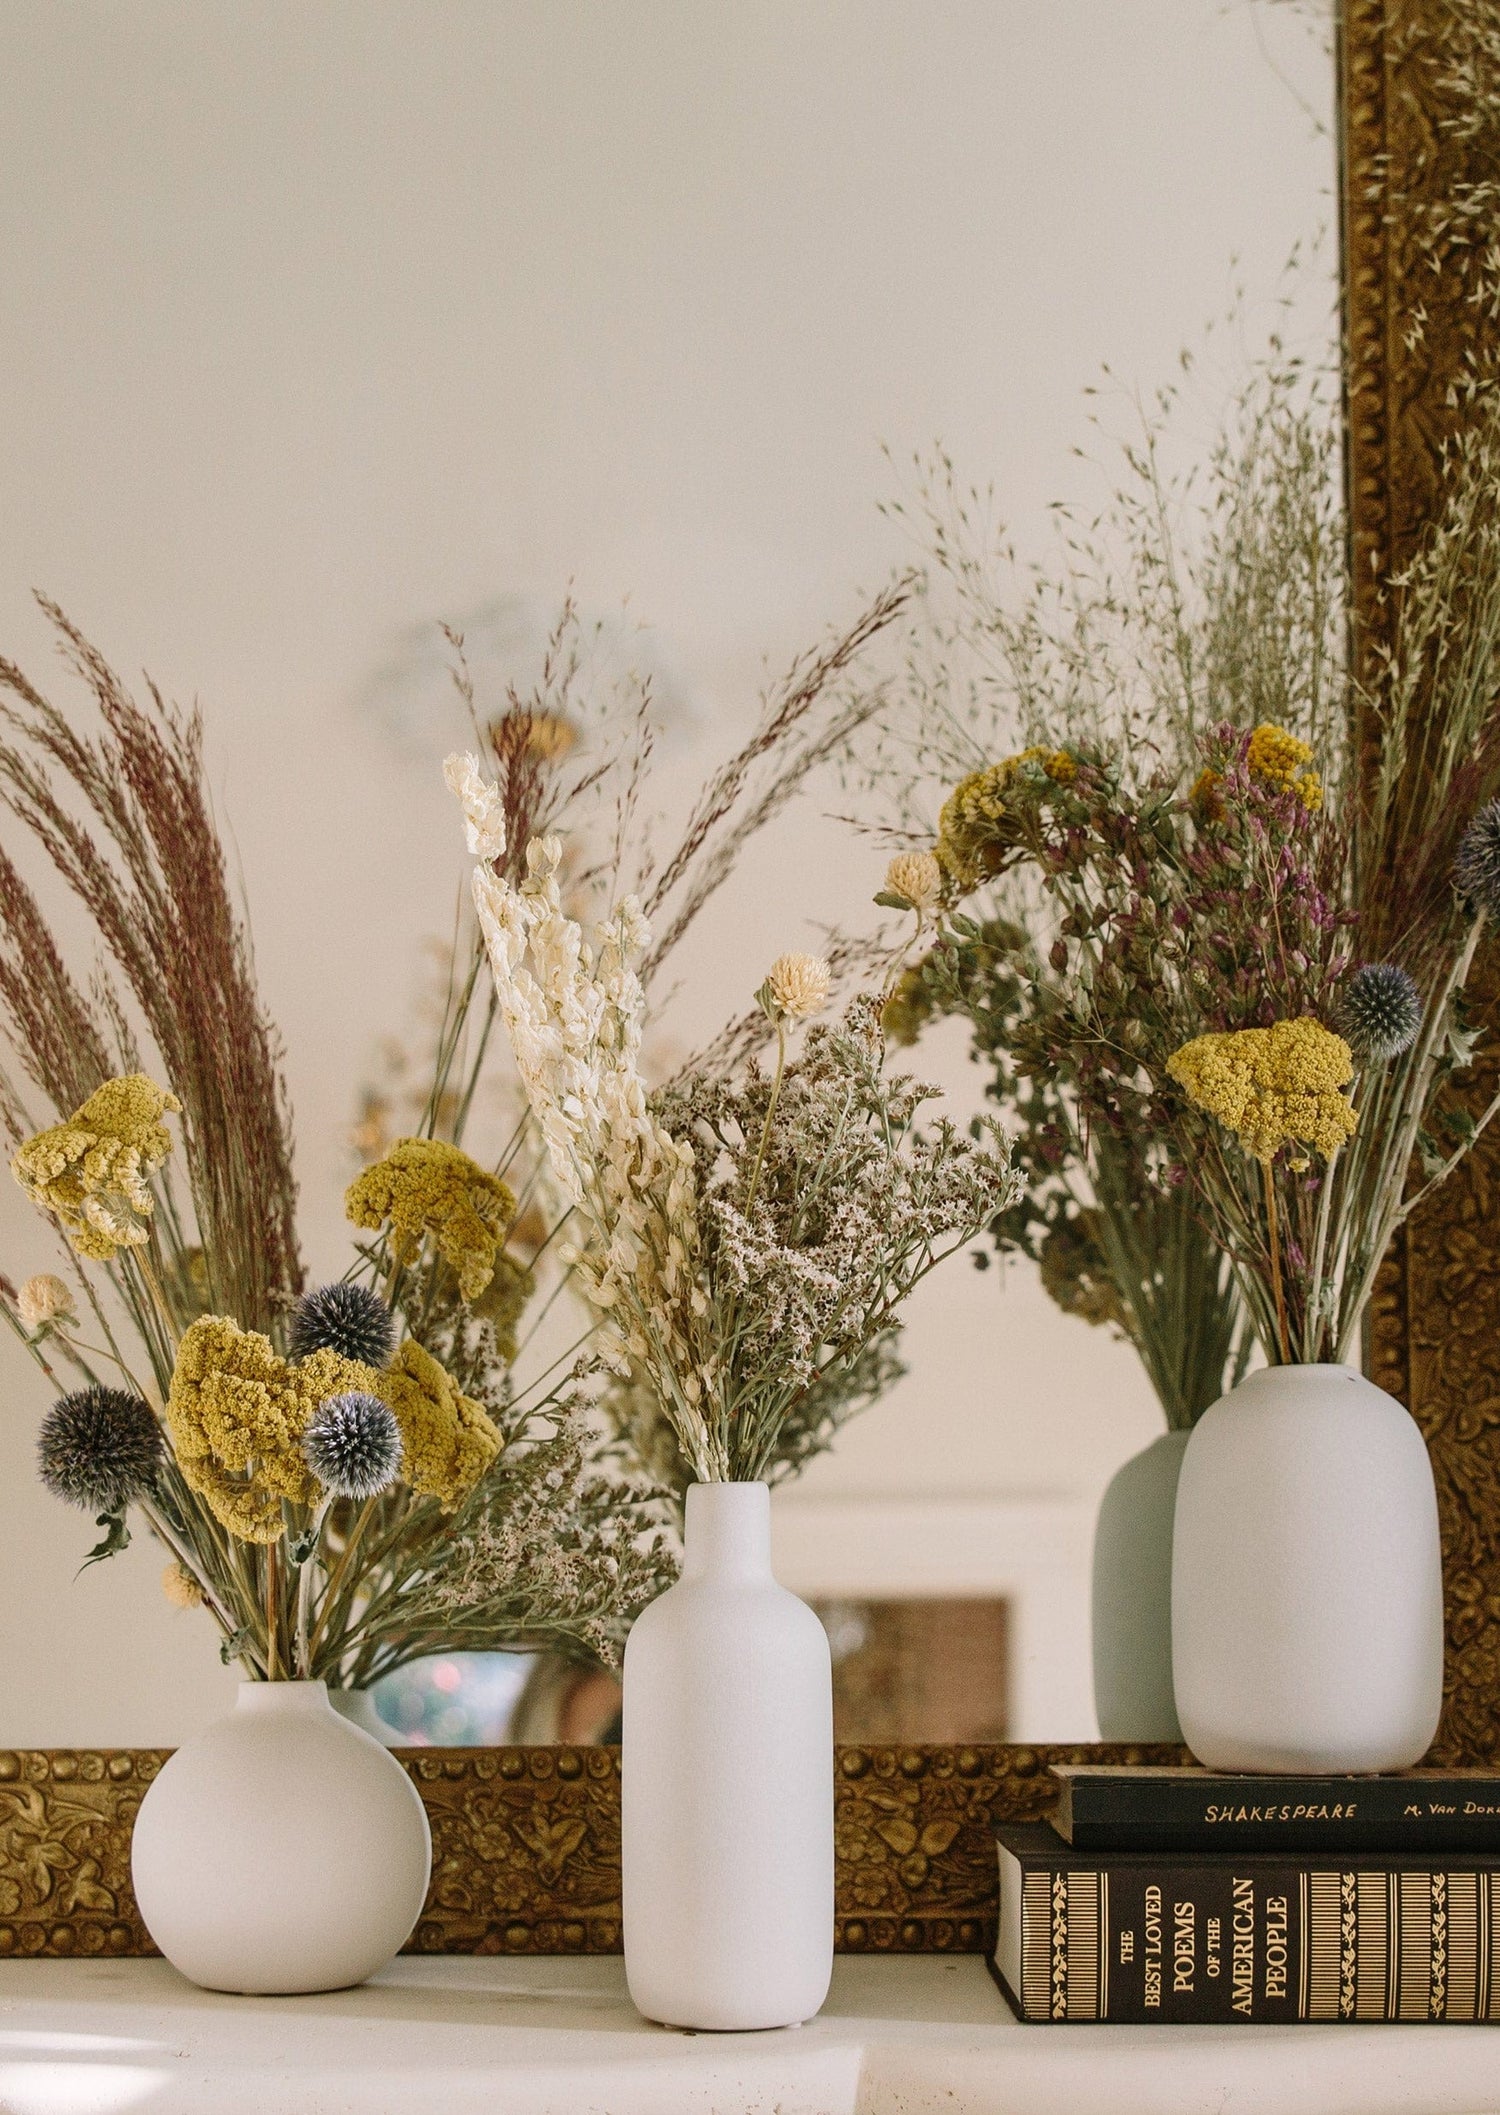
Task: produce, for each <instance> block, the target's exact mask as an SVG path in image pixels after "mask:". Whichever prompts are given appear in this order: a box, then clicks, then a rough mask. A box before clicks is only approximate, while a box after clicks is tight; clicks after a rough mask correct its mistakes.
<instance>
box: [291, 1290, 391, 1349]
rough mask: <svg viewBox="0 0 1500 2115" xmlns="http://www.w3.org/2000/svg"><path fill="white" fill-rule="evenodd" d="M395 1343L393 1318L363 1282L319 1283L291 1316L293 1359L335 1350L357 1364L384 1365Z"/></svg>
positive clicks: (377, 1296) (303, 1298)
mask: <svg viewBox="0 0 1500 2115" xmlns="http://www.w3.org/2000/svg"><path fill="white" fill-rule="evenodd" d="M395 1346H396V1322H395V1317H394V1316H393V1315H392V1313H391V1311H390V1309H389V1308H388V1307H387V1306H386V1304H385V1302H384V1300H382V1299H381V1297H380V1295H379V1294H378V1293H372V1292H371V1291H370V1289H369V1287H368V1286H367V1285H320V1286H319V1287H318V1288H317V1290H316V1291H315V1292H310V1293H304V1294H303V1295H302V1298H301V1299H300V1300H299V1301H298V1302H297V1311H296V1313H295V1314H294V1315H293V1316H292V1357H293V1358H294V1359H305V1358H307V1357H308V1356H309V1355H310V1354H311V1353H312V1352H314V1351H336V1352H337V1353H338V1354H339V1356H340V1357H341V1358H345V1359H353V1360H355V1361H356V1363H357V1364H359V1365H361V1366H388V1365H389V1364H390V1362H391V1353H392V1351H393V1350H394V1349H395Z"/></svg>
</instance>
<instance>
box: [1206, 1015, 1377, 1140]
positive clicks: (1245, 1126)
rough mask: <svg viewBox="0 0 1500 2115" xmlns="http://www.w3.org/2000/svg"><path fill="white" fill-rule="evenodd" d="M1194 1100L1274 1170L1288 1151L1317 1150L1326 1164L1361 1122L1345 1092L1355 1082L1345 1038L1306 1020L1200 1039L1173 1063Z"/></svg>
mask: <svg viewBox="0 0 1500 2115" xmlns="http://www.w3.org/2000/svg"><path fill="white" fill-rule="evenodd" d="M1167 1071H1168V1072H1169V1073H1170V1074H1171V1076H1172V1078H1173V1079H1174V1080H1176V1082H1177V1084H1178V1086H1179V1087H1181V1088H1182V1090H1183V1092H1184V1093H1185V1094H1186V1095H1187V1097H1188V1099H1189V1101H1192V1102H1194V1103H1196V1104H1197V1106H1198V1107H1199V1108H1200V1109H1206V1110H1207V1111H1208V1113H1209V1115H1210V1116H1216V1117H1217V1118H1218V1120H1219V1122H1220V1123H1222V1124H1224V1125H1226V1126H1227V1127H1228V1128H1229V1129H1230V1130H1231V1131H1234V1132H1236V1133H1238V1135H1239V1139H1240V1143H1241V1144H1242V1145H1243V1146H1244V1148H1245V1151H1246V1152H1247V1153H1250V1154H1252V1155H1253V1156H1254V1158H1255V1159H1256V1160H1259V1161H1263V1162H1265V1163H1267V1164H1269V1162H1270V1161H1272V1160H1273V1159H1274V1158H1275V1156H1276V1154H1277V1153H1278V1152H1279V1151H1280V1149H1281V1148H1282V1147H1283V1146H1287V1145H1293V1144H1300V1145H1307V1146H1312V1147H1314V1148H1315V1149H1316V1151H1318V1152H1319V1153H1321V1154H1322V1155H1323V1157H1324V1159H1325V1160H1326V1159H1329V1158H1331V1157H1332V1155H1333V1154H1335V1153H1336V1152H1337V1151H1338V1149H1339V1147H1340V1146H1342V1145H1343V1144H1344V1143H1345V1142H1346V1140H1348V1139H1350V1138H1352V1137H1353V1135H1354V1131H1355V1127H1356V1125H1357V1123H1358V1121H1359V1116H1358V1111H1357V1110H1355V1109H1354V1108H1353V1107H1352V1106H1351V1104H1350V1102H1349V1098H1348V1096H1347V1095H1345V1094H1344V1093H1342V1092H1341V1091H1340V1090H1341V1089H1343V1088H1344V1087H1347V1086H1348V1084H1349V1082H1350V1080H1351V1079H1353V1077H1354V1059H1353V1056H1352V1055H1351V1053H1350V1049H1349V1045H1348V1044H1347V1043H1346V1042H1345V1041H1344V1039H1343V1037H1342V1036H1338V1035H1335V1034H1334V1033H1333V1031H1332V1029H1331V1028H1325V1027H1324V1026H1323V1024H1322V1023H1321V1022H1320V1021H1315V1020H1313V1019H1311V1017H1310V1016H1307V1015H1304V1016H1303V1017H1302V1018H1301V1019H1300V1020H1296V1021H1276V1022H1274V1023H1273V1024H1272V1026H1271V1027H1269V1028H1241V1029H1237V1030H1234V1031H1233V1032H1231V1033H1228V1034H1222V1035H1200V1036H1194V1038H1193V1039H1192V1041H1191V1042H1189V1043H1184V1044H1183V1046H1182V1048H1181V1049H1180V1050H1178V1051H1176V1052H1174V1054H1173V1055H1172V1056H1171V1057H1170V1058H1169V1059H1168V1060H1167Z"/></svg>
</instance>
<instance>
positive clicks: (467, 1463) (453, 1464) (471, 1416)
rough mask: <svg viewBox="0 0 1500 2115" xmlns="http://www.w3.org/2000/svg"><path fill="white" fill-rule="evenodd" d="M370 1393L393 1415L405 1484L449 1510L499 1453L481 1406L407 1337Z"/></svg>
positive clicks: (472, 1485) (494, 1436)
mask: <svg viewBox="0 0 1500 2115" xmlns="http://www.w3.org/2000/svg"><path fill="white" fill-rule="evenodd" d="M371 1392H372V1394H376V1395H379V1396H382V1397H383V1398H384V1399H385V1401H386V1402H388V1403H389V1404H390V1406H391V1408H392V1410H393V1411H394V1412H395V1413H396V1423H397V1424H398V1425H399V1426H400V1427H401V1444H402V1448H403V1450H404V1453H405V1461H404V1464H403V1469H402V1473H403V1475H404V1476H405V1478H406V1481H407V1482H408V1483H409V1484H410V1485H411V1487H412V1489H413V1490H414V1491H419V1492H422V1493H423V1494H424V1495H426V1496H429V1497H432V1498H436V1499H438V1500H440V1501H441V1503H442V1504H443V1505H444V1506H446V1507H447V1508H448V1509H449V1511H451V1510H452V1509H453V1507H454V1506H456V1505H457V1504H458V1502H459V1500H460V1499H461V1498H463V1497H465V1496H467V1494H468V1493H469V1492H470V1491H471V1490H472V1489H473V1487H474V1485H475V1484H476V1483H477V1482H478V1481H479V1479H480V1477H481V1476H482V1475H483V1474H484V1472H485V1470H486V1469H487V1468H488V1467H489V1465H490V1463H491V1462H492V1461H493V1460H494V1459H495V1456H496V1455H497V1454H498V1453H499V1452H500V1434H499V1433H498V1432H497V1431H496V1430H495V1427H494V1426H493V1425H492V1424H491V1422H490V1420H489V1418H488V1417H487V1416H486V1415H485V1412H484V1409H483V1406H482V1405H481V1404H479V1403H476V1402H475V1401H474V1400H473V1398H472V1397H471V1396H467V1395H463V1394H461V1393H460V1391H459V1387H458V1383H457V1382H456V1381H455V1380H454V1379H453V1377H452V1375H451V1374H448V1373H445V1372H444V1370H443V1368H442V1367H441V1366H440V1365H439V1364H438V1362H437V1360H436V1359H435V1358H434V1357H433V1356H432V1354H431V1352H429V1351H424V1350H423V1349H422V1346H421V1345H420V1344H418V1343H416V1342H414V1340H413V1339H412V1338H410V1337H408V1338H407V1340H406V1342H405V1343H404V1344H403V1345H402V1346H401V1349H400V1350H399V1351H398V1352H397V1353H396V1356H395V1358H394V1360H393V1361H392V1363H391V1365H390V1367H389V1368H388V1369H387V1370H386V1372H384V1373H382V1374H381V1375H380V1376H379V1378H378V1384H377V1386H376V1387H375V1388H374V1389H372V1391H371Z"/></svg>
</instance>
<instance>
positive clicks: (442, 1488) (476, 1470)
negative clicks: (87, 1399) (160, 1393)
mask: <svg viewBox="0 0 1500 2115" xmlns="http://www.w3.org/2000/svg"><path fill="white" fill-rule="evenodd" d="M354 1392H358V1393H360V1394H364V1395H376V1396H379V1397H380V1398H381V1400H382V1401H383V1402H387V1403H389V1404H390V1406H391V1409H392V1411H393V1412H394V1414H395V1418H396V1423H397V1424H398V1425H399V1426H400V1428H401V1441H402V1454H403V1461H402V1475H403V1477H404V1478H405V1481H406V1482H407V1483H408V1484H409V1485H410V1486H411V1488H412V1489H413V1490H414V1491H418V1492H421V1493H423V1494H428V1495H431V1496H432V1497H434V1498H437V1499H440V1500H441V1502H442V1503H443V1505H445V1506H447V1507H449V1508H451V1507H453V1506H455V1505H457V1503H458V1501H459V1500H460V1499H461V1498H462V1497H464V1496H465V1494H466V1493H467V1492H468V1491H470V1490H471V1489H472V1488H473V1486H474V1484H475V1483H476V1482H477V1481H478V1479H479V1477H480V1476H482V1475H483V1473H484V1471H485V1470H486V1469H487V1468H488V1467H489V1465H490V1463H491V1462H492V1461H493V1460H494V1459H495V1456H496V1455H497V1454H498V1453H499V1451H500V1435H499V1433H498V1432H497V1431H496V1430H495V1427H494V1426H493V1424H491V1422H490V1420H489V1418H488V1417H487V1416H486V1415H485V1413H484V1410H483V1409H482V1407H481V1406H480V1405H479V1404H478V1403H476V1402H473V1401H472V1400H471V1399H470V1398H469V1397H468V1396H466V1395H462V1394H460V1392H459V1390H458V1387H457V1385H456V1383H455V1382H454V1381H453V1379H452V1378H451V1376H450V1375H449V1374H447V1373H445V1372H444V1370H443V1368H442V1367H441V1366H440V1365H439V1364H438V1362H437V1360H436V1359H435V1358H433V1357H432V1355H431V1353H430V1352H426V1351H424V1350H423V1349H422V1347H421V1345H420V1344H416V1343H413V1342H412V1341H411V1340H410V1339H408V1340H407V1342H406V1343H404V1344H403V1345H402V1346H401V1349H400V1351H399V1352H398V1353H397V1354H396V1358H395V1361H394V1363H393V1364H392V1365H391V1366H390V1367H389V1368H388V1369H387V1370H386V1371H385V1372H377V1371H376V1370H375V1368H374V1367H373V1366H363V1365H361V1364H359V1362H358V1361H357V1360H354V1359H346V1358H341V1357H340V1355H339V1354H338V1353H337V1352H336V1351H315V1352H313V1353H311V1354H310V1356H309V1357H307V1358H305V1359H299V1360H298V1361H296V1363H295V1364H293V1363H291V1362H289V1361H288V1360H286V1359H283V1358H281V1357H280V1356H279V1354H278V1353H277V1351H276V1349H275V1347H274V1346H273V1345H272V1343H271V1341H270V1339H269V1338H268V1337H264V1336H261V1335H259V1334H258V1333H257V1332H255V1331H253V1330H244V1329H240V1328H238V1327H237V1326H236V1324H235V1323H233V1322H231V1321H228V1320H227V1319H226V1318H225V1317H224V1316H223V1315H203V1316H200V1318H199V1319H198V1320H197V1321H196V1322H194V1323H193V1325H192V1327H191V1328H190V1329H189V1330H188V1332H187V1334H186V1335H185V1336H184V1337H183V1340H182V1343H181V1345H180V1346H179V1347H178V1352H177V1365H176V1369H175V1371H174V1372H173V1375H172V1387H171V1392H170V1394H169V1395H168V1397H167V1430H168V1432H169V1433H170V1434H171V1439H172V1445H173V1449H174V1451H175V1453H176V1456H177V1462H178V1466H179V1467H180V1468H181V1470H182V1473H183V1477H184V1479H185V1480H186V1482H187V1483H188V1485H189V1486H190V1488H191V1489H193V1490H194V1491H196V1492H197V1493H198V1494H199V1496H200V1497H201V1498H202V1499H203V1500H204V1501H205V1503H206V1504H207V1505H208V1507H209V1509H210V1511H211V1512H212V1513H213V1514H214V1516H215V1518H216V1519H218V1520H220V1521H221V1522H222V1523H223V1525H224V1526H225V1527H226V1528H228V1530H229V1532H230V1533H231V1534H232V1535H237V1536H238V1537H239V1539H240V1540H241V1541H242V1542H274V1541H276V1539H277V1537H278V1536H279V1535H280V1534H281V1531H282V1512H281V1502H282V1500H283V1499H289V1500H290V1501H291V1502H292V1503H293V1504H294V1505H309V1504H311V1503H312V1502H313V1500H314V1499H316V1498H317V1497H318V1495H319V1491H320V1488H321V1487H320V1486H319V1484H318V1481H317V1479H316V1477H315V1476H314V1475H313V1474H312V1471H311V1470H310V1469H309V1468H308V1466H307V1463H306V1461H305V1460H304V1458H303V1454H302V1445H301V1441H302V1434H303V1431H304V1429H305V1428H306V1425H307V1422H308V1419H309V1418H310V1417H311V1416H312V1414H313V1412H314V1410H316V1409H317V1407H318V1405H319V1403H321V1402H323V1401H325V1400H326V1398H327V1397H328V1396H330V1395H344V1394H349V1393H354Z"/></svg>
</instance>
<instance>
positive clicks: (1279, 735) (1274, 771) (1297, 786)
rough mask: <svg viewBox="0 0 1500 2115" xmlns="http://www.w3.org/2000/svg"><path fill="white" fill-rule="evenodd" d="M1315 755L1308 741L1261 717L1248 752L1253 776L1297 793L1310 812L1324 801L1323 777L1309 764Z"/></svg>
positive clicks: (1283, 790) (1289, 791)
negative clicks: (1310, 768)
mask: <svg viewBox="0 0 1500 2115" xmlns="http://www.w3.org/2000/svg"><path fill="white" fill-rule="evenodd" d="M1312 758H1313V753H1312V750H1311V749H1310V748H1309V747H1308V745H1307V743H1306V742H1302V741H1299V740H1298V739H1297V737H1296V735H1294V734H1288V733H1287V731H1286V729H1285V728H1284V727H1277V726H1275V725H1273V724H1272V722H1271V721H1270V720H1262V722H1261V724H1260V725H1259V727H1257V728H1256V730H1255V732H1254V734H1252V735H1251V737H1250V747H1249V749H1248V750H1247V751H1246V754H1245V762H1246V764H1247V765H1248V766H1249V769H1250V775H1251V777H1252V778H1258V779H1259V780H1260V782H1261V784H1262V785H1263V786H1271V787H1273V788H1274V789H1275V791H1276V792H1278V793H1295V794H1296V796H1297V798H1298V800H1300V801H1301V803H1302V805H1303V807H1304V808H1306V809H1307V811H1308V813H1309V814H1312V813H1314V812H1315V811H1316V810H1317V809H1319V808H1321V807H1322V805H1323V781H1322V780H1321V779H1320V778H1319V777H1318V774H1317V772H1316V771H1309V770H1308V768H1307V767H1308V765H1309V764H1310V763H1311V762H1312Z"/></svg>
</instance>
